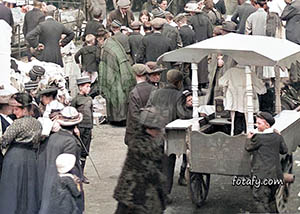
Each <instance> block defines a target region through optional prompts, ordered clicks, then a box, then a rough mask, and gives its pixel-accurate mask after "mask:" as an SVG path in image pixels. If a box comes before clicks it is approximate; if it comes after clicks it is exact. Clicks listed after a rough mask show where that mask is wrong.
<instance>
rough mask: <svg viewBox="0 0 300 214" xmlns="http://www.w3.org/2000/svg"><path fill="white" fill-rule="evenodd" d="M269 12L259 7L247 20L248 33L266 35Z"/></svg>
mask: <svg viewBox="0 0 300 214" xmlns="http://www.w3.org/2000/svg"><path fill="white" fill-rule="evenodd" d="M267 15H268V14H267V12H266V11H265V10H264V9H263V8H258V9H257V11H256V12H254V13H252V14H251V15H250V16H249V17H248V18H247V21H246V29H245V31H246V34H251V35H261V36H265V35H266V25H267Z"/></svg>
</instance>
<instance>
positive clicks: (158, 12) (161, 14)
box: [151, 8, 165, 18]
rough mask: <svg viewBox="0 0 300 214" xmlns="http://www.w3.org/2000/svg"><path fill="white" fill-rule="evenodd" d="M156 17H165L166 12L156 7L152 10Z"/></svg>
mask: <svg viewBox="0 0 300 214" xmlns="http://www.w3.org/2000/svg"><path fill="white" fill-rule="evenodd" d="M151 13H152V15H153V17H154V18H165V12H164V11H163V10H160V9H158V8H155V9H153V10H152V11H151Z"/></svg>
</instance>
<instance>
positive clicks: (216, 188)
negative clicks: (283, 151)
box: [84, 125, 300, 214]
mask: <svg viewBox="0 0 300 214" xmlns="http://www.w3.org/2000/svg"><path fill="white" fill-rule="evenodd" d="M93 131H94V133H93V135H94V136H93V142H92V148H91V155H92V158H93V160H94V162H95V165H96V167H97V168H98V170H99V172H100V176H101V180H100V181H99V180H98V178H97V174H96V172H95V170H94V169H93V168H92V164H91V161H90V160H88V162H87V170H86V175H87V177H88V178H89V180H90V182H91V183H90V184H88V185H85V186H84V189H85V198H86V212H85V214H113V213H114V211H115V208H116V201H115V200H114V199H113V198H112V194H113V190H114V187H115V186H116V183H117V179H118V176H119V174H120V172H121V168H122V165H123V161H124V159H125V157H126V152H127V147H126V146H125V144H124V143H123V138H124V134H125V128H120V127H112V126H110V125H101V126H98V127H95V128H94V130H93ZM177 160H178V161H177V164H176V172H175V178H174V187H173V192H172V196H173V199H174V202H173V204H172V205H170V206H169V207H168V208H167V210H166V211H165V214H200V213H205V214H231V213H232V214H236V213H246V212H254V211H255V207H254V203H253V200H252V195H251V190H250V188H249V187H233V186H232V185H231V184H232V177H230V176H219V175H213V176H212V178H211V187H210V190H209V195H208V198H207V201H206V203H205V205H204V206H203V207H201V208H200V209H196V208H195V207H194V206H193V204H192V203H191V201H190V198H189V193H188V189H187V188H186V187H181V186H178V185H177V182H176V181H177V179H178V173H179V167H180V160H181V158H180V159H177ZM297 160H300V150H299V149H298V150H297V151H296V152H295V153H294V162H295V161H297ZM294 174H295V175H296V181H295V183H294V184H293V185H292V187H291V195H290V198H289V204H288V206H289V213H300V211H298V210H297V209H298V207H299V206H300V202H299V197H298V196H297V195H298V192H299V191H300V179H298V178H297V176H298V177H300V176H299V175H300V166H299V167H298V166H297V165H296V164H295V163H294Z"/></svg>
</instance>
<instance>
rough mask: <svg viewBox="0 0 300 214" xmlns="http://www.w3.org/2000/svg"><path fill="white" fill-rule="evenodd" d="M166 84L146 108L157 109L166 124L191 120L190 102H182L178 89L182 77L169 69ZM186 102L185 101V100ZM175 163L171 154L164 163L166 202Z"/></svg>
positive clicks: (171, 183)
mask: <svg viewBox="0 0 300 214" xmlns="http://www.w3.org/2000/svg"><path fill="white" fill-rule="evenodd" d="M167 81H168V84H167V85H166V86H165V87H164V88H161V89H158V90H156V91H153V92H152V93H151V95H150V98H149V101H148V103H147V106H154V107H155V108H157V109H159V110H160V112H161V114H162V115H163V116H164V117H165V118H166V123H165V125H167V124H168V123H170V122H172V121H174V120H176V119H179V118H180V119H190V118H192V114H191V111H187V110H186V108H187V107H190V106H191V103H190V102H183V100H182V99H186V97H185V96H183V94H182V92H181V91H180V89H181V88H182V84H183V75H182V74H181V72H180V71H178V70H175V69H171V70H169V71H168V73H167ZM186 101H187V99H186ZM175 162H176V155H175V154H171V155H170V156H169V157H168V158H166V160H165V162H164V169H165V173H166V175H167V185H166V191H167V194H168V202H171V201H172V200H171V197H170V194H171V190H172V186H173V177H174V167H175Z"/></svg>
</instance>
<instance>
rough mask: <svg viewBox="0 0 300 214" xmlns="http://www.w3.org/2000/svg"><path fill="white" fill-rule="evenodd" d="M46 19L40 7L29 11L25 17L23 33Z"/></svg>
mask: <svg viewBox="0 0 300 214" xmlns="http://www.w3.org/2000/svg"><path fill="white" fill-rule="evenodd" d="M43 21H45V16H44V14H43V13H42V11H40V10H39V9H38V8H33V9H32V10H30V11H28V12H27V13H26V14H25V17H24V25H23V34H24V36H25V37H26V34H27V33H28V32H30V31H32V30H33V29H34V28H35V27H36V26H37V25H38V24H39V23H41V22H43Z"/></svg>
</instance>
